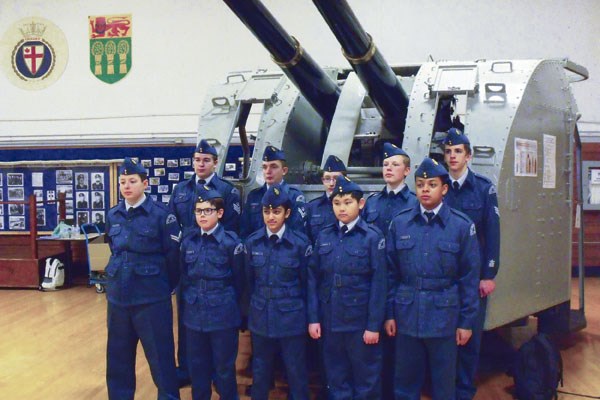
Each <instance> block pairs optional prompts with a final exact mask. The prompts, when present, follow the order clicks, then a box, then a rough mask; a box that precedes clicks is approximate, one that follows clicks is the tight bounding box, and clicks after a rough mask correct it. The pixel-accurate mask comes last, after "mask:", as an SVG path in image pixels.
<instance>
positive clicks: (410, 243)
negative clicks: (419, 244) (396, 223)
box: [394, 239, 416, 266]
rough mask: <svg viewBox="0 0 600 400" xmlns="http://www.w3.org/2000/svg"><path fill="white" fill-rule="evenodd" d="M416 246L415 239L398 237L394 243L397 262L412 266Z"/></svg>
mask: <svg viewBox="0 0 600 400" xmlns="http://www.w3.org/2000/svg"><path fill="white" fill-rule="evenodd" d="M415 246H416V242H415V240H413V239H397V240H396V243H394V248H395V249H396V254H397V257H398V260H397V262H398V263H399V264H400V265H402V266H411V265H413V263H414V260H415V254H414V252H415Z"/></svg>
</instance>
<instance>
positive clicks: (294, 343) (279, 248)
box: [246, 185, 312, 400]
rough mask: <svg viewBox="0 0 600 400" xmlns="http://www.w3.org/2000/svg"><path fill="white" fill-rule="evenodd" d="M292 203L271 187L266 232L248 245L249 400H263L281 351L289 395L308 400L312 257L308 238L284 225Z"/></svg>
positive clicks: (264, 212) (265, 208)
mask: <svg viewBox="0 0 600 400" xmlns="http://www.w3.org/2000/svg"><path fill="white" fill-rule="evenodd" d="M291 205H292V201H291V199H290V198H289V195H288V193H287V192H286V191H284V190H283V189H282V188H281V187H280V186H278V185H274V186H271V187H270V188H269V189H268V190H267V192H266V193H265V195H264V196H263V199H262V201H261V206H262V215H263V218H264V223H265V225H266V227H263V228H260V229H259V230H257V231H256V232H254V233H253V234H251V235H250V236H249V237H248V239H247V240H246V258H247V259H246V275H247V284H248V292H249V293H250V296H251V298H250V310H249V312H248V314H249V316H248V327H249V329H250V332H252V348H253V357H254V358H253V360H252V373H253V378H254V379H253V383H252V399H255V400H267V399H268V397H269V389H270V387H271V382H272V380H271V377H272V374H273V362H274V361H275V355H276V353H277V352H278V351H281V354H282V357H283V362H284V364H285V369H286V372H287V378H288V382H289V386H290V394H291V396H293V398H294V400H307V399H308V398H309V392H308V376H307V371H306V326H307V325H306V304H305V299H306V274H307V272H306V271H307V264H308V260H309V258H310V255H311V253H312V246H311V245H310V243H309V241H308V238H307V237H306V236H305V235H304V234H303V233H301V232H298V231H295V230H294V229H292V228H291V226H290V225H288V223H287V222H286V220H287V219H288V218H289V217H290V214H291V211H292V210H291Z"/></svg>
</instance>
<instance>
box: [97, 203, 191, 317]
mask: <svg viewBox="0 0 600 400" xmlns="http://www.w3.org/2000/svg"><path fill="white" fill-rule="evenodd" d="M106 232H108V234H107V237H108V243H109V246H110V250H111V253H112V254H111V256H110V260H109V261H108V265H107V266H106V275H107V285H106V296H107V298H108V301H110V302H111V303H114V304H117V305H120V306H129V305H138V304H147V303H153V302H157V301H161V300H165V299H168V298H170V297H171V291H172V290H173V288H174V287H175V286H176V285H177V281H178V278H179V268H178V265H177V261H178V258H179V240H180V237H181V235H180V231H179V225H178V224H177V219H176V218H175V215H173V214H171V213H169V210H168V209H167V206H165V205H164V204H162V203H159V202H155V201H154V200H152V198H151V197H150V196H147V197H146V200H145V201H144V202H143V203H142V204H141V205H140V206H139V207H136V208H135V209H133V210H132V212H130V213H128V212H127V211H126V209H125V203H124V201H121V202H120V203H119V204H118V205H117V206H115V207H113V208H111V209H110V210H109V211H108V216H107V218H106Z"/></svg>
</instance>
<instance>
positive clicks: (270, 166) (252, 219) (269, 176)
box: [240, 146, 306, 239]
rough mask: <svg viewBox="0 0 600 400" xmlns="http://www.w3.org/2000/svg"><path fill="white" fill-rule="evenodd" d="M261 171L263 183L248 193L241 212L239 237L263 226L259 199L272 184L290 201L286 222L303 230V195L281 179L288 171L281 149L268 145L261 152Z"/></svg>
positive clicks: (304, 212)
mask: <svg viewBox="0 0 600 400" xmlns="http://www.w3.org/2000/svg"><path fill="white" fill-rule="evenodd" d="M262 171H263V175H264V177H265V184H264V185H263V186H261V187H259V188H257V189H254V190H252V191H251V192H250V193H248V197H247V198H246V203H245V204H244V210H243V212H242V222H241V227H240V237H241V238H242V239H246V238H247V237H248V236H250V234H251V233H253V232H255V231H257V230H258V229H259V228H262V227H263V226H265V224H264V222H263V216H262V206H261V201H262V198H263V196H264V195H265V193H266V192H267V189H268V188H269V187H271V186H273V185H279V187H280V190H282V191H284V192H286V193H287V195H288V197H289V198H290V201H291V202H292V214H291V215H290V217H289V219H288V221H287V222H286V224H287V225H288V226H289V227H291V228H293V229H295V230H297V231H301V232H304V229H305V220H306V211H305V210H304V195H303V194H302V192H301V191H300V190H298V189H296V188H294V187H291V186H289V185H288V184H287V183H286V182H285V181H284V180H283V178H284V176H285V175H286V174H287V172H288V167H287V164H286V162H285V154H284V153H283V151H281V150H279V149H278V148H276V147H274V146H268V147H267V148H266V149H265V152H264V154H263V161H262Z"/></svg>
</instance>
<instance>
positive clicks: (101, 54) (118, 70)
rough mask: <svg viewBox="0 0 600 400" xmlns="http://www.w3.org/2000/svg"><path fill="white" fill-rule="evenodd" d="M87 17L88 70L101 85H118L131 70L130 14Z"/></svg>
mask: <svg viewBox="0 0 600 400" xmlns="http://www.w3.org/2000/svg"><path fill="white" fill-rule="evenodd" d="M88 18H89V30H88V31H89V40H90V70H91V71H92V74H94V76H95V77H96V78H98V79H100V80H101V81H102V82H106V83H111V84H112V83H115V82H118V81H120V80H121V79H123V78H124V77H125V76H126V75H127V74H128V73H129V71H130V70H131V63H132V57H131V50H132V48H131V24H132V18H131V14H117V15H95V16H91V17H88Z"/></svg>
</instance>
